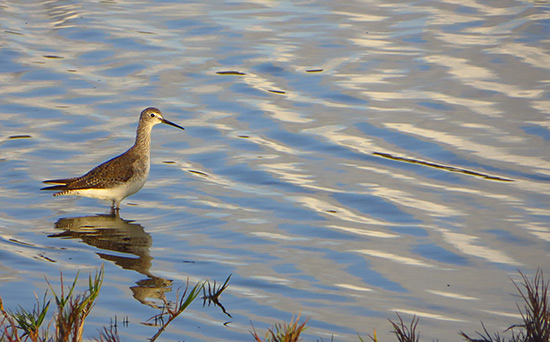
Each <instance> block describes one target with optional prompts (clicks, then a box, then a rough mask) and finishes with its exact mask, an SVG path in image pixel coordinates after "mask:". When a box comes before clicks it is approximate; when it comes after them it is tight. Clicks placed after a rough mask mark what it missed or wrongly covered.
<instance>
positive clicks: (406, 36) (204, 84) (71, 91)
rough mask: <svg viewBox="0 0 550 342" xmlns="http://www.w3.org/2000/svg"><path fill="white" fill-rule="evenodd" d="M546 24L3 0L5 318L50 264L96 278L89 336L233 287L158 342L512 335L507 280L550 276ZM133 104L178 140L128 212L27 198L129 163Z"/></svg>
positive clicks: (357, 7)
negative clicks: (200, 287) (272, 330)
mask: <svg viewBox="0 0 550 342" xmlns="http://www.w3.org/2000/svg"><path fill="white" fill-rule="evenodd" d="M549 15H550V5H549V3H548V2H540V1H539V2H530V1H500V2H499V3H498V4H493V3H480V2H470V3H464V4H456V3H454V2H452V1H448V2H447V1H443V2H433V1H429V2H426V1H424V2H410V3H403V2H387V1H386V2H378V1H367V2H358V1H351V2H349V1H347V2H329V1H321V2H315V3H311V2H289V1H277V2H242V3H219V2H216V3H214V2H206V3H205V2H186V3H179V2H174V1H153V2H144V3H114V2H98V3H77V2H72V1H64V2H62V3H59V2H53V3H52V2H36V3H24V4H22V3H9V4H4V5H3V6H2V7H1V10H0V17H1V19H2V31H1V32H3V40H2V42H3V43H2V45H1V46H0V61H1V62H2V63H0V77H1V78H2V82H1V83H0V95H1V96H0V104H1V108H2V111H1V112H0V245H1V248H0V296H1V297H2V299H3V302H4V306H5V307H6V308H9V309H16V308H17V307H18V305H22V306H23V307H28V308H30V307H32V305H33V303H34V296H33V292H35V293H37V294H38V295H39V297H40V296H41V294H42V293H43V292H44V291H45V290H46V289H47V288H48V287H47V284H46V282H45V281H44V277H46V278H47V279H48V280H49V281H50V282H51V283H52V284H53V285H54V286H57V285H58V284H59V275H60V272H62V273H63V275H64V277H65V279H72V278H74V276H75V275H76V272H77V271H80V277H81V280H82V282H81V285H82V287H81V289H83V288H84V286H85V281H86V279H87V274H88V273H90V272H95V271H96V270H97V269H99V268H100V267H101V265H104V267H105V280H104V285H103V288H102V290H101V294H100V297H99V300H98V303H97V305H96V306H95V307H94V309H93V311H92V314H91V316H90V317H89V318H88V324H89V325H88V326H87V327H86V330H85V337H86V338H87V339H92V338H93V337H97V336H98V335H97V330H96V329H97V328H100V327H103V326H106V325H109V322H110V319H113V318H114V316H116V317H117V318H118V319H119V321H120V319H122V318H125V319H126V318H127V319H128V326H127V327H126V326H120V327H119V333H120V334H121V336H122V337H123V339H126V340H145V339H147V338H150V337H151V336H153V335H154V334H155V332H156V328H155V327H150V326H147V325H144V324H142V322H145V321H146V320H147V319H148V318H149V317H151V316H153V315H155V314H157V313H158V309H156V308H155V306H157V305H159V304H160V299H159V298H160V296H161V294H162V293H166V295H167V297H168V298H169V299H170V300H174V296H175V292H176V289H177V288H178V287H181V286H182V285H184V284H185V282H186V281H187V279H189V281H190V282H191V284H194V283H196V282H197V281H200V280H211V281H214V280H215V281H216V282H217V283H223V281H224V280H225V279H226V278H227V277H228V276H229V275H230V274H232V276H231V280H230V282H229V288H228V289H227V290H226V292H225V293H224V294H223V295H222V298H221V300H222V303H223V305H224V306H225V308H226V309H227V311H228V312H229V313H230V314H231V315H232V318H230V317H229V316H227V315H226V314H224V313H223V312H222V311H221V310H220V308H218V307H215V306H206V307H204V308H203V307H202V301H201V300H198V301H197V302H196V303H194V304H193V305H191V307H190V308H189V309H188V311H186V312H185V313H184V314H183V315H182V317H180V318H178V319H177V320H176V321H174V322H173V323H172V324H171V325H170V327H169V328H168V330H167V331H166V332H165V333H164V335H163V339H164V340H167V341H176V340H177V341H179V340H185V341H247V340H250V341H252V337H251V336H250V333H249V331H250V330H252V325H251V323H252V324H253V326H254V328H255V329H256V330H257V331H258V333H259V335H261V336H263V334H264V333H265V331H266V329H267V328H268V327H269V326H271V325H272V324H274V323H277V322H281V321H289V320H290V319H291V317H292V316H293V315H294V316H296V315H298V314H301V317H302V319H306V318H308V319H309V321H308V326H309V327H310V328H309V329H308V330H307V331H306V334H305V338H304V340H307V341H316V340H320V339H321V338H323V339H324V340H331V336H334V341H357V340H358V338H357V334H360V335H361V336H362V337H363V338H364V339H365V340H366V339H367V335H368V334H372V333H373V330H374V329H376V332H377V335H378V338H379V340H385V341H392V340H395V338H394V337H393V336H392V335H391V333H390V330H391V327H390V325H389V323H388V322H387V319H388V318H390V319H395V318H396V316H395V312H396V311H397V312H400V313H401V315H402V317H403V318H404V319H405V320H406V321H410V319H412V315H414V314H416V315H418V316H419V317H420V324H419V331H420V333H421V336H422V338H423V339H424V340H436V339H439V340H440V341H460V340H461V338H460V336H459V335H458V333H456V334H455V332H458V331H461V330H462V331H465V332H471V333H473V332H474V331H479V330H480V325H479V321H483V322H484V323H485V324H486V326H487V328H488V329H490V330H491V331H498V332H501V333H502V331H503V330H504V329H505V328H507V327H508V326H510V325H511V324H516V323H518V322H519V316H517V309H516V302H517V300H518V298H517V297H516V296H513V294H514V293H515V292H516V290H515V288H514V285H513V283H512V282H511V279H515V280H518V279H519V277H518V273H517V270H518V269H519V270H521V271H522V272H524V273H526V274H527V275H528V276H531V275H533V274H534V271H535V270H536V269H537V267H540V268H541V269H542V270H543V271H545V272H546V273H547V274H550V268H549V266H548V265H550V263H548V262H547V261H548V250H550V230H549V227H550V210H549V209H550V185H549V182H548V180H549V179H550V153H549V152H548V143H547V142H548V137H549V134H548V132H549V127H550V126H549V118H550V110H549V108H550V103H548V99H549V98H550V92H549V89H550V88H549V87H548V79H549V77H550V67H549V65H550V60H549V59H548V48H547V47H548V32H549V31H550V30H549V28H550V26H549V23H550V21H549V20H548V19H547V18H548V16H549ZM224 72H225V74H224ZM227 72H238V73H239V74H235V73H229V74H228V73H227ZM148 106H156V107H158V108H160V109H161V110H162V111H163V113H164V114H165V116H166V118H167V119H169V120H171V121H173V122H175V123H177V124H180V125H182V126H184V127H185V129H186V130H185V131H184V132H182V131H179V130H175V129H173V128H171V127H169V126H164V125H160V126H157V127H155V129H154V130H153V141H152V154H151V164H152V165H151V173H150V176H149V180H148V182H147V184H146V185H145V187H144V188H143V189H142V190H141V191H140V192H138V193H137V194H135V195H133V196H132V197H129V198H128V199H126V200H125V201H124V202H123V204H122V208H121V210H120V217H119V218H112V217H111V218H110V217H107V216H104V214H107V213H108V211H109V210H108V206H109V204H108V203H103V202H101V201H98V200H94V199H88V198H75V197H56V198H53V197H51V194H49V193H44V192H40V191H39V190H38V189H39V188H40V187H42V184H41V181H43V180H45V179H51V178H61V177H71V176H77V175H82V174H84V173H85V172H87V171H88V170H89V169H91V168H92V167H93V166H95V165H97V164H99V163H101V162H103V161H105V160H107V159H109V158H111V157H113V156H115V155H118V154H120V153H122V152H124V151H125V150H126V149H127V148H128V147H129V146H130V145H131V144H132V142H133V139H134V134H135V129H136V125H137V119H138V115H139V113H140V111H141V110H142V109H143V108H145V107H148ZM98 215H99V216H98ZM94 227H95V228H94ZM511 315H512V316H511ZM514 315H516V316H514ZM228 322H229V323H228ZM224 323H226V324H224Z"/></svg>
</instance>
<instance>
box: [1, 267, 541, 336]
mask: <svg viewBox="0 0 550 342" xmlns="http://www.w3.org/2000/svg"><path fill="white" fill-rule="evenodd" d="M520 275H521V277H522V282H521V283H520V284H517V283H516V282H514V285H515V286H516V289H517V290H518V292H519V295H520V297H521V299H522V300H523V307H521V306H520V305H518V310H519V312H520V314H521V317H522V323H521V324H514V325H511V326H510V327H509V328H508V329H506V330H505V331H504V333H506V334H509V335H510V336H509V337H505V336H501V335H500V334H499V333H498V332H496V333H492V334H491V333H490V332H488V331H487V329H486V328H485V325H484V324H483V323H481V326H482V328H483V332H476V335H477V337H471V336H470V335H468V334H466V333H465V332H462V331H461V332H460V333H459V335H460V336H461V337H462V338H463V339H464V340H465V341H467V342H549V341H550V305H549V303H548V287H549V283H548V282H546V281H545V280H544V276H543V273H542V271H541V270H537V272H536V274H535V276H534V277H533V279H529V278H527V276H526V275H525V274H523V273H521V272H520ZM103 276H104V270H103V267H102V268H101V269H100V270H99V271H97V272H96V273H95V275H94V276H92V275H90V276H89V277H88V288H87V289H86V290H85V291H84V292H80V293H76V292H75V288H76V284H77V280H78V273H77V275H76V277H75V280H74V281H73V283H72V284H71V285H69V286H65V284H64V281H63V275H62V274H61V276H60V290H59V292H56V291H55V290H54V288H53V286H52V285H51V284H50V283H49V281H48V280H46V281H47V283H48V286H49V289H50V291H51V292H52V295H53V298H50V299H48V291H46V293H45V294H44V298H43V299H42V300H40V299H39V298H38V297H37V296H36V295H35V297H36V303H35V304H34V307H33V308H32V309H31V310H30V311H28V310H26V309H24V308H23V307H21V306H19V307H18V308H17V309H16V310H15V311H11V310H6V309H4V306H3V301H2V297H1V296H0V341H2V342H4V341H6V342H27V341H29V342H53V341H55V342H65V341H67V342H69V341H70V342H81V341H82V334H83V330H84V323H85V320H86V318H87V316H88V315H89V314H90V312H91V310H92V308H93V307H94V304H95V301H96V299H97V297H98V295H99V291H100V289H101V285H102V283H103ZM230 278H231V275H229V277H227V279H226V280H225V282H224V283H223V284H222V285H219V286H218V285H217V284H216V282H215V281H214V282H213V283H210V282H209V281H200V282H198V283H197V284H196V285H195V286H193V287H192V288H191V286H190V284H189V281H187V283H186V284H185V286H184V287H182V288H183V291H181V290H182V288H180V289H178V290H177V291H176V301H175V302H170V301H168V299H167V298H166V297H165V296H164V294H163V297H162V298H161V300H162V302H163V306H162V308H161V312H160V313H159V314H157V315H154V316H153V317H151V318H150V319H149V320H148V322H152V323H148V325H152V326H155V327H159V329H158V331H157V332H156V333H155V335H154V336H153V337H151V338H149V339H148V340H149V341H156V340H157V339H158V338H159V336H160V335H161V334H162V333H163V332H164V331H165V330H166V329H167V327H168V325H169V324H170V323H171V322H173V321H174V319H176V318H177V317H178V316H179V315H181V313H183V311H185V310H186V309H187V308H188V307H189V305H190V304H191V303H192V302H193V301H194V300H195V299H196V298H197V297H198V296H199V295H200V294H201V292H202V294H203V296H202V300H203V307H204V306H205V305H208V306H210V305H212V304H213V305H215V306H218V307H219V308H220V309H221V310H222V311H223V313H225V314H226V315H227V316H229V317H232V316H231V315H230V314H229V313H228V312H227V311H226V309H225V308H224V307H223V305H222V304H221V302H220V296H221V294H222V293H223V291H225V289H227V287H228V286H229V279H230ZM180 291H181V292H180ZM52 299H53V300H54V303H55V305H52V306H54V307H55V312H54V313H53V314H50V315H48V310H49V309H50V306H51V305H50V304H52ZM47 317H50V318H49V321H48V320H47V319H46V318H47ZM397 318H398V319H397V320H396V321H392V320H390V323H391V325H392V328H393V330H392V331H393V333H394V334H395V336H396V338H397V341H398V342H419V341H420V334H419V333H418V332H417V327H418V323H419V318H418V317H416V316H414V317H413V318H412V320H411V322H410V323H408V324H407V323H405V321H404V320H403V319H402V317H401V316H400V315H399V313H397ZM307 322H308V319H305V320H304V321H303V322H300V315H298V316H296V318H294V317H293V318H292V319H291V320H290V322H289V323H286V322H283V323H276V324H275V325H273V326H272V327H271V328H268V329H267V332H266V333H265V337H264V338H261V337H260V335H259V334H258V333H257V332H256V329H255V327H254V325H253V324H252V323H251V325H252V330H251V331H250V333H251V334H252V338H253V341H254V342H296V341H300V340H301V338H300V335H301V334H302V332H303V331H304V330H306V329H307V327H306V324H307ZM368 337H369V339H370V340H371V341H372V342H379V341H378V339H377V337H376V331H374V333H373V335H369V336H368ZM94 340H95V341H99V342H118V341H120V338H119V335H118V330H117V324H116V323H115V324H111V325H110V327H108V328H107V327H104V328H103V329H100V330H99V337H98V338H95V339H94ZM358 340H359V341H360V342H365V340H364V339H363V338H362V337H361V336H358ZM318 341H323V339H321V340H318ZM332 341H333V338H331V342H332ZM380 342H381V341H380Z"/></svg>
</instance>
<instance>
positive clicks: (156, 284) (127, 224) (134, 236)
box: [49, 210, 172, 308]
mask: <svg viewBox="0 0 550 342" xmlns="http://www.w3.org/2000/svg"><path fill="white" fill-rule="evenodd" d="M55 228H56V229H62V230H64V231H63V232H61V233H58V234H52V235H50V236H49V237H58V238H69V239H81V240H82V241H83V242H84V243H86V244H88V245H90V246H94V247H97V248H100V249H103V250H106V251H115V252H119V253H127V254H133V255H135V256H137V258H132V257H128V256H121V255H119V254H114V253H99V252H98V253H97V254H98V255H99V256H100V257H101V258H102V259H105V260H109V261H112V262H114V263H115V264H116V265H118V266H120V267H122V268H123V269H126V270H134V271H136V272H139V273H141V274H143V275H146V276H147V279H142V280H139V281H138V282H137V286H132V287H130V289H131V290H132V292H133V294H134V298H135V299H137V300H138V301H140V302H141V303H143V304H146V305H149V306H151V307H154V308H158V305H157V304H155V302H154V301H151V300H149V299H156V300H159V301H160V300H161V298H162V297H163V293H164V292H167V291H170V286H171V285H172V281H171V280H168V279H164V278H160V277H157V276H155V275H153V274H152V273H151V272H150V270H149V269H150V268H151V263H152V260H153V257H151V254H150V252H149V248H150V247H151V245H152V243H153V239H152V238H151V235H149V234H148V233H146V232H145V230H144V229H143V226H141V225H140V224H138V223H135V222H133V221H129V220H124V219H122V218H120V216H119V214H118V211H116V210H112V211H111V214H108V215H105V214H99V215H95V216H81V217H68V218H60V219H59V220H58V221H57V222H56V223H55Z"/></svg>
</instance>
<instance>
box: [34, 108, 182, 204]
mask: <svg viewBox="0 0 550 342" xmlns="http://www.w3.org/2000/svg"><path fill="white" fill-rule="evenodd" d="M159 123H164V124H167V125H171V126H174V127H177V128H180V129H184V128H183V127H181V126H179V125H176V124H175V123H173V122H171V121H168V120H166V119H165V118H163V117H162V113H161V112H160V110H158V109H156V108H152V107H150V108H146V109H144V110H143V111H142V112H141V115H140V117H139V125H138V128H137V134H136V142H135V143H134V145H133V146H132V147H130V149H128V151H126V152H124V153H123V154H121V155H119V156H118V157H115V158H113V159H111V160H108V161H106V162H105V163H103V164H101V165H99V166H96V167H95V168H93V169H92V170H91V171H90V172H88V173H87V174H85V175H84V176H82V177H75V178H67V179H52V180H47V181H44V183H49V184H57V185H54V186H48V187H45V188H42V189H40V190H54V191H59V192H56V193H54V194H53V195H54V196H63V195H77V196H84V197H92V198H99V199H102V200H108V201H111V203H112V205H111V207H112V208H114V209H118V208H119V206H120V202H121V201H122V200H123V199H125V198H126V197H128V196H130V195H133V194H135V193H136V192H138V191H139V190H140V189H141V188H142V187H143V185H144V184H145V181H146V180H147V176H148V175H149V168H150V162H149V155H150V149H151V130H152V129H153V126H155V125H156V124H159Z"/></svg>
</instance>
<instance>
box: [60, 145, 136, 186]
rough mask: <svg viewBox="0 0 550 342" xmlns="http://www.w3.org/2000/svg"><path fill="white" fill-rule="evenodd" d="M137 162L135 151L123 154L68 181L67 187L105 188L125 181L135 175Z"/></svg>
mask: <svg viewBox="0 0 550 342" xmlns="http://www.w3.org/2000/svg"><path fill="white" fill-rule="evenodd" d="M136 162H137V160H136V157H135V156H134V154H133V153H127V154H121V155H120V156H118V157H114V158H113V159H110V160H108V161H106V162H105V163H103V164H100V165H98V166H96V167H95V168H93V169H92V170H90V172H88V173H87V174H85V175H84V176H82V177H79V178H76V179H75V180H73V181H72V182H70V183H68V184H67V189H72V190H77V189H89V188H95V189H105V188H110V187H113V186H116V185H118V184H122V183H125V182H127V181H128V180H129V179H130V178H132V177H133V176H134V175H135V173H136V170H135V167H134V165H135V163H136Z"/></svg>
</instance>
